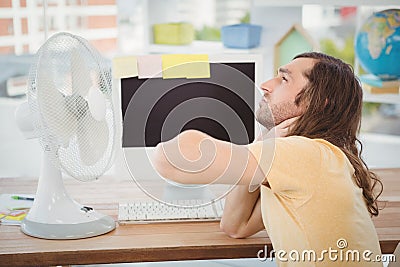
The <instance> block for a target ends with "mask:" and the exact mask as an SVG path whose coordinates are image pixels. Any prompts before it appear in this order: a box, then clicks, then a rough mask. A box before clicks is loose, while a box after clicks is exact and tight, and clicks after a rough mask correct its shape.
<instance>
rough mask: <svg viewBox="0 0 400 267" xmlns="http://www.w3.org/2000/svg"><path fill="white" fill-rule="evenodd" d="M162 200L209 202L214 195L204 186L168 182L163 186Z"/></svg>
mask: <svg viewBox="0 0 400 267" xmlns="http://www.w3.org/2000/svg"><path fill="white" fill-rule="evenodd" d="M162 198H163V200H164V201H166V202H169V201H173V200H182V199H201V200H205V201H211V200H213V199H215V194H214V193H213V192H212V191H211V190H210V189H209V187H208V186H204V185H181V184H177V183H176V184H175V183H171V182H168V183H166V184H165V185H164V191H163V197H162Z"/></svg>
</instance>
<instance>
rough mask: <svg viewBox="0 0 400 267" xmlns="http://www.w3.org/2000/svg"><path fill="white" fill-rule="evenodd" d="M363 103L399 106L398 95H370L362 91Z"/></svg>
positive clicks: (399, 98) (399, 97)
mask: <svg viewBox="0 0 400 267" xmlns="http://www.w3.org/2000/svg"><path fill="white" fill-rule="evenodd" d="M363 94H364V97H363V102H373V103H385V104H399V105H400V94H371V93H369V92H367V91H365V90H364V92H363Z"/></svg>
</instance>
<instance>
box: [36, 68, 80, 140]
mask: <svg viewBox="0 0 400 267" xmlns="http://www.w3.org/2000/svg"><path fill="white" fill-rule="evenodd" d="M36 86H37V88H36V89H37V101H38V106H39V110H40V112H41V114H42V115H43V119H44V121H45V124H46V125H47V127H48V128H49V129H50V132H51V134H52V135H53V137H55V138H57V139H58V140H59V142H60V143H59V144H62V145H64V146H65V145H67V144H68V143H69V140H70V138H71V136H72V135H73V134H74V132H75V130H76V127H77V123H76V119H75V117H74V116H73V114H71V113H70V112H69V110H68V108H67V107H66V102H65V96H64V95H63V94H62V93H61V92H60V91H58V90H57V88H56V86H55V84H54V81H53V80H52V79H51V75H49V73H48V71H47V70H46V68H45V66H44V65H42V66H41V67H39V68H38V72H37V79H36Z"/></svg>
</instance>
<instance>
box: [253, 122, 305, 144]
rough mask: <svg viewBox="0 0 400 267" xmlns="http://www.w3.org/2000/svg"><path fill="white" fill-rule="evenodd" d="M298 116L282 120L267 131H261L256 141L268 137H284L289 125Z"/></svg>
mask: <svg viewBox="0 0 400 267" xmlns="http://www.w3.org/2000/svg"><path fill="white" fill-rule="evenodd" d="M298 118H299V117H293V118H290V119H287V120H284V121H283V122H281V123H280V124H278V125H276V126H275V127H274V128H272V129H271V130H269V131H265V132H263V133H262V134H261V135H260V136H259V137H258V138H257V139H256V141H262V140H265V139H268V138H278V137H285V136H287V134H288V132H289V128H290V126H291V125H292V124H293V123H294V122H295V121H296V120H297V119H298Z"/></svg>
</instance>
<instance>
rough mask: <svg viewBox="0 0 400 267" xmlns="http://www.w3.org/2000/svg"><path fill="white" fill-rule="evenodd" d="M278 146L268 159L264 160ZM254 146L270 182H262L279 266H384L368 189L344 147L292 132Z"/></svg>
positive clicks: (265, 218)
mask: <svg viewBox="0 0 400 267" xmlns="http://www.w3.org/2000/svg"><path fill="white" fill-rule="evenodd" d="M263 147H264V148H269V149H267V150H269V151H265V150H266V149H264V150H263ZM272 147H275V149H274V154H273V160H272V164H268V162H267V163H266V161H265V160H263V159H266V158H270V156H268V154H270V153H271V149H270V148H272ZM249 150H250V151H251V152H252V154H253V155H254V156H255V158H256V159H257V160H258V162H259V166H260V167H261V168H262V169H263V171H264V173H265V174H266V178H267V181H268V183H269V186H270V187H268V186H265V185H262V186H261V208H262V216H263V222H264V225H265V228H266V230H267V232H268V235H269V237H270V239H271V241H272V244H273V247H274V251H275V260H276V261H277V262H278V264H279V266H360V267H361V266H363V267H366V266H382V263H379V262H377V261H375V259H376V258H375V257H379V256H380V255H381V251H380V246H379V241H378V236H377V234H376V231H375V227H374V225H373V223H372V220H371V217H370V215H369V212H368V210H367V207H366V204H365V202H364V199H363V196H362V189H361V188H359V187H358V186H357V184H356V183H355V182H354V180H353V176H352V175H353V173H354V168H353V167H352V165H351V164H350V162H349V160H348V159H347V157H346V155H345V154H344V153H343V152H342V151H341V150H340V149H339V148H338V147H336V146H334V145H332V144H331V143H329V142H327V141H325V140H322V139H309V138H305V137H300V136H291V137H286V138H277V139H269V140H266V141H263V142H256V143H252V144H250V145H249ZM265 155H267V156H265ZM278 253H279V254H278ZM267 256H268V255H267ZM368 260H371V261H370V262H368Z"/></svg>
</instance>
